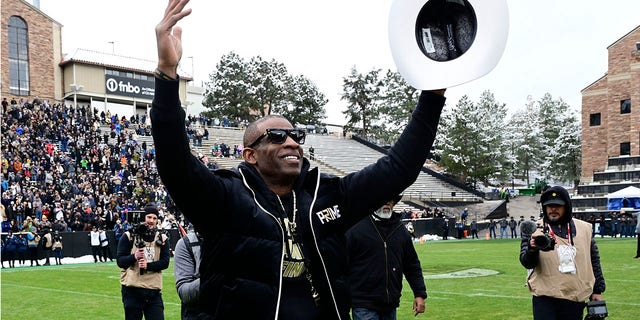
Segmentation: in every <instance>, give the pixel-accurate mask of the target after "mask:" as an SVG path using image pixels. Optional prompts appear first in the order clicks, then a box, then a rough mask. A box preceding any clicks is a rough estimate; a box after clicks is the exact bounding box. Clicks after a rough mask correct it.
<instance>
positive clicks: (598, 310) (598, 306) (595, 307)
mask: <svg viewBox="0 0 640 320" xmlns="http://www.w3.org/2000/svg"><path fill="white" fill-rule="evenodd" d="M608 315H609V313H608V311H607V304H606V302H605V301H604V300H603V301H589V302H588V303H587V315H586V316H585V317H584V319H585V320H596V319H604V318H606V317H607V316H608Z"/></svg>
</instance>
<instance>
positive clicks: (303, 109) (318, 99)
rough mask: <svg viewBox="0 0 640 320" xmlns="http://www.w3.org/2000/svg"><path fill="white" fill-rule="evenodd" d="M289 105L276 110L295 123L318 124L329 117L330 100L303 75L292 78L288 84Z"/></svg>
mask: <svg viewBox="0 0 640 320" xmlns="http://www.w3.org/2000/svg"><path fill="white" fill-rule="evenodd" d="M286 99H287V102H288V104H287V106H286V108H283V109H282V110H280V109H276V110H274V112H276V113H280V114H282V115H283V116H285V117H286V118H287V119H289V121H291V123H293V124H313V125H318V124H321V123H322V122H323V120H324V119H325V118H326V117H327V116H326V111H325V107H324V106H325V105H326V104H327V102H328V100H327V99H326V98H325V95H324V94H323V93H322V92H320V90H318V87H316V85H315V84H314V83H313V82H311V81H310V80H309V79H307V78H305V77H304V76H302V75H298V76H296V77H293V78H290V79H289V81H288V84H287V97H286Z"/></svg>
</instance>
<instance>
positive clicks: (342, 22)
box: [40, 0, 640, 124]
mask: <svg viewBox="0 0 640 320" xmlns="http://www.w3.org/2000/svg"><path fill="white" fill-rule="evenodd" d="M396 1H402V0H396ZM411 1H413V0H411ZM165 5H166V1H162V0H126V1H125V0H110V1H87V0H40V8H41V10H42V11H43V12H44V13H46V14H47V15H49V16H50V17H52V18H53V19H55V20H56V21H58V22H60V23H61V24H63V26H64V27H63V29H62V41H63V52H64V53H72V52H73V51H75V48H83V49H91V50H97V51H104V52H112V50H113V52H115V53H116V54H120V55H125V56H131V57H136V58H143V59H151V60H155V59H157V56H156V50H155V33H154V27H155V25H156V24H157V22H158V21H159V20H160V19H161V17H162V15H163V12H164V8H165ZM390 6H391V0H324V1H306V0H271V1H270V0H223V1H214V0H192V1H191V3H190V4H189V7H191V8H192V9H193V13H192V14H191V15H190V16H188V17H187V18H185V19H183V21H182V22H181V23H180V25H181V26H182V27H183V29H184V33H183V46H184V53H183V59H182V69H183V70H184V71H185V72H187V73H191V70H192V66H193V67H194V68H193V69H195V73H194V76H195V80H196V81H197V82H201V81H205V80H208V75H209V74H210V73H211V72H212V71H213V70H214V69H215V65H216V63H217V62H219V61H220V57H221V56H222V55H224V54H227V53H229V52H230V51H235V52H236V53H238V54H239V55H240V56H241V57H244V58H245V59H249V58H251V57H253V56H258V55H259V56H261V57H262V58H263V59H265V60H271V59H275V60H277V61H278V62H281V63H283V64H285V66H286V67H287V68H288V70H289V72H290V73H291V74H294V75H296V74H303V75H304V76H306V77H307V78H309V79H311V80H312V81H313V82H315V83H316V85H317V86H318V87H319V89H320V90H321V91H322V92H323V93H325V95H326V96H327V98H328V99H329V103H328V105H327V115H328V117H329V118H328V119H327V122H329V123H337V124H342V123H344V116H343V115H342V113H341V111H342V110H344V109H345V103H344V101H341V100H340V95H341V93H342V79H343V77H345V76H347V75H348V74H349V72H350V69H351V68H352V67H353V66H356V68H357V69H358V71H360V72H361V73H366V72H368V71H370V70H371V69H373V68H381V69H392V70H396V68H395V64H394V62H393V59H392V57H391V50H390V48H389V41H388V34H387V28H388V15H389V9H390ZM639 12H640V1H638V0H610V1H602V0H562V1H558V0H539V1H521V0H513V1H509V14H510V27H509V38H508V40H507V46H506V50H505V52H504V54H503V56H502V59H501V61H500V62H499V63H498V65H497V67H496V68H495V69H494V70H493V71H492V72H491V73H489V74H488V75H486V76H485V77H483V78H481V79H478V80H475V81H472V82H470V83H467V84H464V85H461V86H457V87H453V88H450V89H449V90H448V91H447V94H446V96H447V104H448V105H450V106H453V105H455V103H456V102H457V101H458V99H459V98H460V97H461V96H462V95H465V94H466V95H468V96H469V97H470V98H471V99H472V100H473V101H477V100H478V98H479V96H480V94H481V93H482V92H483V91H485V90H490V91H491V92H493V93H494V94H495V96H496V99H497V100H498V101H499V102H503V103H506V104H507V106H508V107H509V108H510V110H517V109H520V108H522V107H523V105H524V104H525V103H526V101H527V97H528V96H531V97H532V98H533V99H534V100H537V99H539V98H540V97H542V96H543V95H544V94H545V93H547V92H548V93H550V94H551V95H552V96H553V97H554V98H556V99H557V98H562V99H563V100H565V101H566V102H567V103H569V104H570V105H571V106H572V107H574V108H575V109H577V110H579V109H580V107H581V96H580V90H582V89H584V88H585V87H586V86H588V85H589V84H591V83H592V82H594V81H595V80H597V79H598V78H600V77H602V76H603V75H604V74H605V73H606V71H607V49H606V48H607V47H608V46H609V45H611V44H612V43H613V42H615V41H616V40H618V39H619V38H621V37H622V36H624V35H625V34H627V33H628V32H630V31H631V30H633V29H634V28H635V27H637V26H638V25H640V15H638V13H639ZM110 42H112V43H113V44H112V43H110ZM188 57H193V58H192V59H191V58H188Z"/></svg>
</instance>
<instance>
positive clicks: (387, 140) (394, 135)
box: [378, 70, 420, 144]
mask: <svg viewBox="0 0 640 320" xmlns="http://www.w3.org/2000/svg"><path fill="white" fill-rule="evenodd" d="M381 82H382V87H381V91H380V94H379V95H380V99H381V102H380V108H379V114H380V118H379V121H378V124H379V126H380V127H381V129H382V132H381V133H380V135H379V136H378V138H379V140H380V141H382V142H384V144H392V143H394V142H395V141H396V140H398V137H400V134H401V133H402V130H404V127H406V126H407V123H409V119H411V114H412V113H413V110H414V109H415V108H416V103H417V101H418V97H419V96H420V91H419V90H416V89H415V88H413V87H411V86H410V85H409V84H408V83H407V82H406V81H405V80H404V78H403V77H402V76H401V75H400V73H398V72H393V71H391V70H387V73H386V74H385V76H384V78H383V79H382V81H381Z"/></svg>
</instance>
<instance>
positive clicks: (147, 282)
mask: <svg viewBox="0 0 640 320" xmlns="http://www.w3.org/2000/svg"><path fill="white" fill-rule="evenodd" d="M144 212H145V216H144V222H143V223H140V224H137V225H135V226H133V227H132V228H131V229H130V230H129V231H127V232H125V233H124V235H123V236H122V237H121V238H120V241H118V253H117V259H118V260H117V263H118V267H120V268H121V270H120V273H121V275H120V283H121V284H122V302H123V304H124V313H125V319H126V320H131V319H142V315H143V314H144V317H145V319H147V320H150V319H154V320H155V319H164V304H163V301H162V294H161V292H160V290H162V270H164V269H166V268H167V267H169V255H170V253H169V242H168V238H167V236H166V235H165V234H162V233H160V232H159V231H158V229H157V225H158V215H159V214H158V208H156V206H155V205H152V204H148V205H147V206H146V207H145V208H144Z"/></svg>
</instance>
